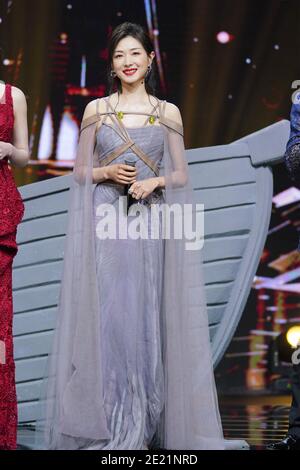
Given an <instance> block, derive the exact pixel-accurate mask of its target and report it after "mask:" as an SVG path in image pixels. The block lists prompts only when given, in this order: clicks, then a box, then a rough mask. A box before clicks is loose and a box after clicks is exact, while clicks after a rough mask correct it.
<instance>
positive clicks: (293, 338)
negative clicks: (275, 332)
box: [286, 326, 300, 348]
mask: <svg viewBox="0 0 300 470" xmlns="http://www.w3.org/2000/svg"><path fill="white" fill-rule="evenodd" d="M286 339H287V342H288V343H289V345H290V346H291V347H292V348H297V346H299V344H300V326H292V327H291V328H289V329H288V330H287V332H286Z"/></svg>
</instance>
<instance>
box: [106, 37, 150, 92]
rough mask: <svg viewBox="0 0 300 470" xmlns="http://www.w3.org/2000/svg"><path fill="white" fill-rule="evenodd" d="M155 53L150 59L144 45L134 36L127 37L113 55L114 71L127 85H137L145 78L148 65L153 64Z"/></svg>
mask: <svg viewBox="0 0 300 470" xmlns="http://www.w3.org/2000/svg"><path fill="white" fill-rule="evenodd" d="M154 55H155V53H154V52H153V51H152V52H151V53H150V57H148V55H147V53H146V51H145V49H144V48H143V46H142V44H141V43H140V42H139V41H138V40H137V39H135V38H133V37H132V36H126V37H125V38H123V39H121V41H119V42H118V44H117V46H116V48H115V51H114V53H113V58H112V60H113V63H112V70H113V71H114V72H116V74H117V76H118V78H119V79H120V80H121V81H122V82H125V83H128V84H131V83H135V82H136V81H137V80H141V79H143V78H144V76H145V74H146V72H147V67H148V65H150V64H151V62H152V60H153V57H154Z"/></svg>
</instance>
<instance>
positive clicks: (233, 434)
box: [18, 395, 291, 450]
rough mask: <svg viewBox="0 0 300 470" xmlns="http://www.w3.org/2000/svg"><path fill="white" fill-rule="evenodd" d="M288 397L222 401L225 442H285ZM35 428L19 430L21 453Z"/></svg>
mask: <svg viewBox="0 0 300 470" xmlns="http://www.w3.org/2000/svg"><path fill="white" fill-rule="evenodd" d="M290 402H291V399H290V397H289V396H281V395H280V396H279V395H276V396H274V395H255V396H254V395H252V396H246V395H243V396H226V397H220V398H219V403H220V412H221V418H222V424H223V429H224V435H225V438H226V439H243V440H245V441H247V442H248V444H249V445H250V449H253V450H255V449H256V450H263V449H264V448H265V446H266V444H267V443H269V442H274V441H277V440H280V439H281V438H283V437H284V436H285V434H286V432H287V429H288V413H289V406H290ZM33 436H34V432H33V428H32V426H30V425H29V426H20V427H19V428H18V443H19V444H20V446H19V449H20V450H25V449H26V448H27V449H32V448H34V447H35V446H34V441H33Z"/></svg>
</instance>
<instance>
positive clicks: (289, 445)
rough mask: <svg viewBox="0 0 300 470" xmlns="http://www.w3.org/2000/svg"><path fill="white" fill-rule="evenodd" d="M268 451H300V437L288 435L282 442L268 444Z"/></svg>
mask: <svg viewBox="0 0 300 470" xmlns="http://www.w3.org/2000/svg"><path fill="white" fill-rule="evenodd" d="M266 449H267V450H300V437H295V436H292V435H291V434H288V435H287V436H286V437H285V438H284V439H282V441H279V442H274V444H268V445H267V447H266Z"/></svg>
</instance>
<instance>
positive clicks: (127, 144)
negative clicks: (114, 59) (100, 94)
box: [95, 97, 163, 179]
mask: <svg viewBox="0 0 300 470" xmlns="http://www.w3.org/2000/svg"><path fill="white" fill-rule="evenodd" d="M104 100H105V103H106V113H99V101H97V107H96V109H97V116H100V114H104V118H103V120H102V123H101V126H100V128H99V130H98V131H97V144H96V149H95V151H96V154H97V155H98V162H97V166H100V167H101V166H107V165H109V164H111V163H112V162H114V163H125V159H126V158H127V159H128V158H132V157H133V158H135V161H136V162H137V170H138V173H139V179H142V178H147V177H151V176H155V175H156V176H158V174H159V166H160V161H161V159H162V156H163V132H162V128H161V125H160V124H159V125H156V124H153V123H152V124H150V121H149V118H148V117H147V119H146V121H145V122H144V124H143V125H142V126H139V127H137V126H136V127H130V126H128V127H127V126H125V125H124V123H123V122H122V120H120V119H119V118H118V117H117V116H116V112H115V111H114V109H113V108H112V105H111V103H110V101H109V97H105V98H104ZM158 107H159V101H158V100H157V104H156V105H155V106H153V108H152V110H151V113H140V112H136V113H134V112H133V113H130V112H124V114H125V113H126V114H144V115H145V114H146V115H147V116H153V119H152V122H155V120H156V119H158V118H159V114H158V113H157V112H156V115H154V113H155V111H156V110H157V108H158ZM108 117H109V120H110V123H108V122H107V120H108ZM148 122H149V124H147V123H148ZM149 129H152V131H149Z"/></svg>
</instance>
